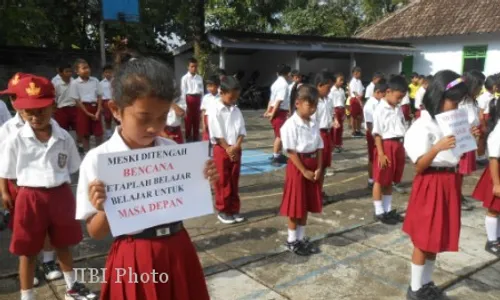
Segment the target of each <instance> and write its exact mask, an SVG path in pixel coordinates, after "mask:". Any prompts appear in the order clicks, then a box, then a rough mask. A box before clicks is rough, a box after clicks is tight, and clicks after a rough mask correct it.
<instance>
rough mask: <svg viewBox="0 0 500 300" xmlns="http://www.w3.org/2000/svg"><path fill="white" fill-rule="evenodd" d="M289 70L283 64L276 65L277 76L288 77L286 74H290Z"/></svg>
mask: <svg viewBox="0 0 500 300" xmlns="http://www.w3.org/2000/svg"><path fill="white" fill-rule="evenodd" d="M291 70H292V68H290V66H287V65H285V64H281V65H278V75H280V76H285V75H288V73H290V71H291Z"/></svg>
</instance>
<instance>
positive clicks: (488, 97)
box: [477, 91, 495, 123]
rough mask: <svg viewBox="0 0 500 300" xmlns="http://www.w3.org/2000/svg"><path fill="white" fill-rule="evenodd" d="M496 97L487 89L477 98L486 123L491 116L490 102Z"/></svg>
mask: <svg viewBox="0 0 500 300" xmlns="http://www.w3.org/2000/svg"><path fill="white" fill-rule="evenodd" d="M493 99H495V96H494V95H493V94H492V93H490V92H488V91H485V92H484V93H482V94H481V95H480V96H479V97H478V98H477V104H478V106H479V108H480V109H482V110H483V115H484V116H483V118H484V119H483V120H482V121H483V122H484V123H486V122H487V121H488V119H489V117H490V102H491V101H492V100H493Z"/></svg>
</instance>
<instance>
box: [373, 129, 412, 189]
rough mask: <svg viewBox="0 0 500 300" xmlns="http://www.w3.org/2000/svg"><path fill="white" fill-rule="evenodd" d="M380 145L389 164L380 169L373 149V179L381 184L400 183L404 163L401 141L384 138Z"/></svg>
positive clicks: (376, 153)
mask: <svg viewBox="0 0 500 300" xmlns="http://www.w3.org/2000/svg"><path fill="white" fill-rule="evenodd" d="M382 146H383V147H384V153H385V155H386V156H387V158H388V159H389V161H390V164H388V165H387V166H386V167H385V168H383V169H381V168H380V167H379V165H378V152H377V149H373V180H374V181H375V182H378V183H380V185H382V186H390V185H392V183H400V182H401V179H402V178H403V172H404V170H405V163H406V161H405V149H404V147H403V143H402V142H401V141H400V140H398V139H386V140H383V141H382Z"/></svg>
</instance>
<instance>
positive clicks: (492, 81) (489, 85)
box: [484, 76, 496, 92]
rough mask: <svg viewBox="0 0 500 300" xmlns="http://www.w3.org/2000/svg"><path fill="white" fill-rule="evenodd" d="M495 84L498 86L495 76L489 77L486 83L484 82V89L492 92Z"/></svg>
mask: <svg viewBox="0 0 500 300" xmlns="http://www.w3.org/2000/svg"><path fill="white" fill-rule="evenodd" d="M495 84H496V78H495V76H488V77H487V78H486V81H485V82H484V87H485V88H486V89H487V90H488V92H491V91H492V90H493V87H494V86H495Z"/></svg>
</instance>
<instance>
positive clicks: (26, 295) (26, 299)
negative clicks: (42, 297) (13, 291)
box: [21, 289, 35, 300]
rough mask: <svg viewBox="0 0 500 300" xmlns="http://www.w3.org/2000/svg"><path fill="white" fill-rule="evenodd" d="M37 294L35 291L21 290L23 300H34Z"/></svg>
mask: <svg viewBox="0 0 500 300" xmlns="http://www.w3.org/2000/svg"><path fill="white" fill-rule="evenodd" d="M34 299H35V293H34V291H33V289H29V290H21V300H34Z"/></svg>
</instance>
